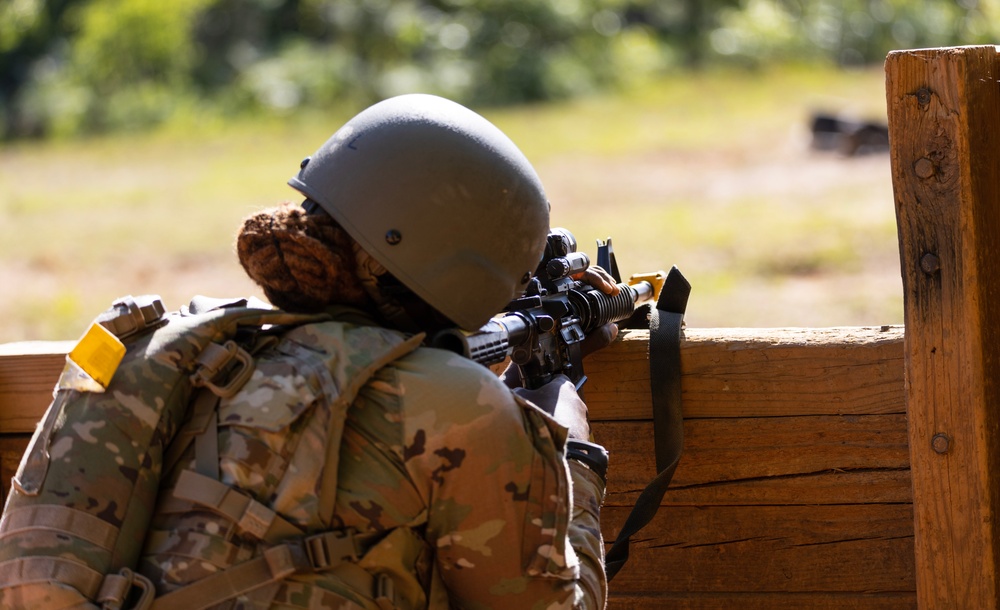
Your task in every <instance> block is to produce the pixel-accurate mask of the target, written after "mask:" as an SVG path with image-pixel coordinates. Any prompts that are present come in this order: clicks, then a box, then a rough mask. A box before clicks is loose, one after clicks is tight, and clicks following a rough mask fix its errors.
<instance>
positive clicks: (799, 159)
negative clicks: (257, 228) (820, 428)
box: [0, 129, 902, 343]
mask: <svg viewBox="0 0 1000 610" xmlns="http://www.w3.org/2000/svg"><path fill="white" fill-rule="evenodd" d="M537 169H538V172H539V174H540V175H541V177H542V179H543V181H544V183H545V184H546V189H547V191H548V195H549V197H550V199H551V201H552V204H553V224H555V225H560V224H562V225H564V226H571V227H572V228H573V231H574V233H576V234H577V237H578V238H579V239H580V242H581V249H585V250H586V251H590V248H591V247H592V246H591V244H593V242H592V241H590V240H591V239H592V238H593V236H595V235H596V236H602V237H603V236H606V235H613V236H614V243H615V247H616V252H617V253H618V256H619V263H620V265H621V266H622V271H623V273H625V274H628V273H632V272H636V271H646V270H654V269H656V268H663V269H669V267H670V266H671V265H677V266H678V267H679V268H680V269H681V271H682V272H684V274H685V275H686V276H687V277H688V279H689V280H690V281H691V283H692V285H693V291H692V296H691V300H690V302H689V307H688V314H687V323H688V325H689V326H697V327H723V326H724V327H740V326H743V327H794V326H812V327H826V326H867V325H885V324H901V323H902V286H901V280H900V274H899V260H898V247H897V245H896V241H895V230H894V210H893V204H892V188H891V179H890V170H889V159H888V155H887V154H885V153H881V154H871V155H864V156H859V157H844V156H841V155H839V154H837V153H833V152H818V151H814V150H810V147H809V142H808V140H807V138H806V136H805V135H804V133H803V131H802V130H801V129H799V130H797V131H794V132H792V131H790V132H789V133H787V134H779V135H778V137H776V138H775V140H774V141H772V142H763V143H761V146H759V147H756V148H749V149H746V148H734V149H733V150H731V151H728V152H694V153H682V152H678V151H663V152H654V153H650V154H644V155H641V156H635V155H633V156H625V157H614V158H595V157H586V156H575V155H564V156H559V157H555V158H552V159H549V160H546V161H543V162H541V163H539V164H537ZM237 218H238V217H234V228H235V221H236V219H237ZM734 219H735V220H734ZM578 220H582V222H580V224H579V225H577V224H575V223H576V221H578ZM840 221H844V222H842V223H841V222H840ZM727 223H728V225H732V224H734V223H736V224H737V226H736V227H735V228H734V227H732V226H723V225H726V224H727ZM834 223H837V225H836V226H834ZM827 227H831V231H833V230H834V229H835V231H833V232H836V233H837V234H842V235H841V237H840V239H841V241H843V242H844V243H841V244H840V245H837V246H836V247H838V248H841V249H842V250H843V249H846V250H849V252H848V256H847V258H848V259H849V260H847V261H846V262H845V263H844V264H840V263H838V262H837V261H836V260H834V261H832V262H829V263H821V264H811V263H810V264H807V265H798V264H796V263H794V259H795V257H796V256H799V257H803V256H806V255H807V254H808V250H809V244H810V242H811V241H813V240H814V239H819V238H825V237H824V236H823V234H824V233H825V232H826V229H827ZM871 227H875V229H871ZM852 232H853V234H852ZM750 233H752V234H753V235H749V234H750ZM224 237H225V239H227V240H228V239H229V236H224ZM845 240H846V241H845ZM786 251H788V252H790V253H791V254H787V256H786ZM782 257H785V258H787V259H788V260H790V261H792V262H791V263H789V264H788V265H785V267H787V268H785V267H783V265H784V263H782V260H783V259H782ZM775 261H777V262H775ZM775 267H777V268H776V269H775ZM762 269H763V271H762ZM0 290H2V292H3V293H4V298H3V299H0V319H5V320H13V321H15V322H14V323H11V324H5V325H2V326H0V343H3V342H11V341H25V340H39V339H44V340H53V339H74V338H76V337H77V336H79V333H80V332H81V331H82V329H83V328H85V326H86V324H87V322H88V321H89V320H90V319H92V318H93V316H94V315H95V314H96V313H98V312H100V311H101V310H102V309H103V308H104V307H106V306H107V305H109V304H110V301H111V299H113V298H114V297H116V296H120V295H122V294H143V293H156V294H160V295H161V296H162V297H163V298H164V301H165V304H166V306H167V307H168V308H170V309H175V308H177V307H178V306H180V305H181V304H183V303H185V302H186V301H187V300H188V299H189V298H190V297H191V296H193V295H194V294H209V295H213V296H228V295H255V296H260V293H259V292H258V291H257V290H256V289H255V287H254V286H253V285H252V284H251V283H250V281H249V280H247V279H246V277H245V276H244V274H243V272H242V270H241V269H240V268H239V266H238V264H237V263H236V260H235V256H234V255H233V253H232V251H231V249H230V246H229V245H228V244H221V245H219V246H218V247H216V248H215V249H214V250H212V251H210V252H208V253H207V254H199V255H198V256H180V257H174V258H162V257H156V256H151V255H143V254H141V253H135V252H118V253H116V254H115V255H114V258H113V260H107V261H99V262H98V263H97V264H96V265H95V264H94V263H90V264H88V266H87V267H86V268H85V269H81V268H78V267H74V266H73V265H72V264H67V263H66V262H65V261H58V262H57V261H50V260H46V259H45V258H44V257H41V258H38V257H35V258H32V259H13V260H10V259H8V260H2V261H0ZM52 295H57V296H56V298H53V296H52ZM54 319H59V320H62V321H60V322H58V323H55V324H53V320H54Z"/></svg>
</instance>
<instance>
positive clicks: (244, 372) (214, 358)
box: [191, 339, 254, 398]
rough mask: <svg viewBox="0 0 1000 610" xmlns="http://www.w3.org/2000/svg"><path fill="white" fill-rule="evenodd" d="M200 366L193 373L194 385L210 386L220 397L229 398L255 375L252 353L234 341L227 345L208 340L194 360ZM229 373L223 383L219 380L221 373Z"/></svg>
mask: <svg viewBox="0 0 1000 610" xmlns="http://www.w3.org/2000/svg"><path fill="white" fill-rule="evenodd" d="M195 364H196V366H197V369H196V370H195V372H193V373H191V385H193V386H195V387H198V388H208V389H209V390H211V391H212V393H213V394H215V395H216V396H219V397H220V398H229V397H231V396H233V395H235V394H236V393H237V392H239V391H240V388H242V387H243V385H244V384H245V383H246V382H247V381H249V380H250V376H251V375H253V371H254V361H253V356H251V355H250V354H249V352H247V351H246V350H245V349H243V348H242V347H240V346H239V344H238V343H236V342H235V341H233V340H231V339H230V340H229V341H226V342H225V343H224V344H222V345H219V344H218V343H209V344H208V345H206V346H205V349H204V350H202V352H201V353H200V354H198V357H197V358H196V359H195ZM224 371H225V372H227V375H226V380H225V381H224V382H219V383H216V378H217V377H220V376H221V373H223V372H224Z"/></svg>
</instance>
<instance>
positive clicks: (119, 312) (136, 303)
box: [97, 294, 166, 339]
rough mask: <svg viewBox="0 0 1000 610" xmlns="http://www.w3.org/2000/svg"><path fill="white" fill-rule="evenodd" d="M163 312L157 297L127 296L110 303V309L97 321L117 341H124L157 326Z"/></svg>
mask: <svg viewBox="0 0 1000 610" xmlns="http://www.w3.org/2000/svg"><path fill="white" fill-rule="evenodd" d="M165 311H166V309H165V308H164V307H163V301H161V300H160V297H159V295H155V294H144V295H141V296H137V297H133V296H131V295H129V296H125V297H122V298H120V299H118V300H117V301H115V302H114V303H112V304H111V309H109V310H108V311H106V312H105V313H103V314H101V315H100V316H99V317H98V318H97V321H98V322H99V323H100V324H101V325H102V326H104V328H106V329H108V330H109V331H111V332H112V333H113V334H114V335H115V336H116V337H118V338H119V339H124V338H126V337H128V336H130V335H134V334H136V333H138V332H140V331H142V330H145V329H147V328H149V327H151V326H153V325H155V324H157V323H158V322H159V321H160V320H162V319H163V314H164V312H165Z"/></svg>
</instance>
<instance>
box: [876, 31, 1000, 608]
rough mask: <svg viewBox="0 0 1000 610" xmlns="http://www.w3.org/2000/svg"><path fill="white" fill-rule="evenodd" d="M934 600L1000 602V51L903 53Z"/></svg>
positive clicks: (913, 372) (897, 64) (904, 252)
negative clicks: (999, 509)
mask: <svg viewBox="0 0 1000 610" xmlns="http://www.w3.org/2000/svg"><path fill="white" fill-rule="evenodd" d="M885 69H886V98H887V103H888V115H889V133H890V143H891V165H892V180H893V188H894V193H895V204H896V216H897V221H898V227H899V241H900V260H901V264H902V272H903V292H904V309H905V314H904V315H905V325H906V338H905V344H906V347H905V369H906V379H907V390H906V404H907V412H908V416H909V440H910V459H911V464H912V478H913V498H914V519H915V525H914V529H915V536H916V539H915V553H916V570H917V599H918V603H919V605H920V607H921V608H935V609H937V608H977V609H996V608H998V607H1000V606H998V604H1000V601H998V598H1000V587H998V574H1000V561H998V560H1000V553H998V545H1000V531H998V524H997V518H998V517H1000V515H998V513H997V509H998V507H1000V470H998V468H1000V409H998V406H1000V391H998V389H1000V257H998V254H1000V251H998V246H1000V162H998V158H1000V86H998V78H1000V61H998V55H997V49H996V47H993V46H983V47H961V48H951V49H926V50H917V51H899V52H893V53H890V54H889V56H888V58H887V60H886V65H885Z"/></svg>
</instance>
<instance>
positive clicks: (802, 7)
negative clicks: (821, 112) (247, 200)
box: [0, 0, 1000, 138]
mask: <svg viewBox="0 0 1000 610" xmlns="http://www.w3.org/2000/svg"><path fill="white" fill-rule="evenodd" d="M998 17H1000V0H677V1H673V2H662V1H660V0H171V1H170V2H164V1H162V0H3V1H2V2H0V117H2V125H0V137H5V138H12V137H19V136H39V135H47V134H48V135H76V134H81V133H88V132H102V131H114V130H131V129H136V128H144V127H147V126H150V125H155V124H160V123H163V122H168V121H171V120H176V119H177V118H178V117H191V116H199V115H204V116H219V115H232V114H234V113H242V114H250V115H256V116H260V115H262V114H268V113H271V114H278V115H281V114H284V113H287V112H290V111H301V110H302V109H304V108H313V109H323V108H331V107H338V106H339V107H344V106H351V107H356V106H359V105H365V104H368V103H371V102H373V101H376V100H378V99H382V98H385V97H387V96H391V95H395V94H399V93H403V92H412V91H422V92H428V93H437V94H440V95H445V96H447V97H450V98H453V99H455V100H457V101H460V102H464V103H467V104H472V105H478V106H482V105H486V106H498V105H503V104H516V103H523V102H535V101H543V100H558V99H568V98H573V97H576V96H580V95H582V94H590V93H594V92H596V91H601V90H606V89H608V88H612V87H618V86H622V85H634V84H635V83H636V82H640V81H642V80H643V79H646V78H648V77H649V76H651V75H655V74H658V73H662V72H664V71H666V70H668V69H674V68H676V67H678V66H688V67H695V68H700V67H704V66H707V65H709V64H711V63H714V62H735V63H736V64H738V65H750V66H758V65H762V64H764V63H767V62H775V61H777V62H784V61H788V60H794V61H820V62H829V63H835V64H839V65H859V64H870V63H879V62H881V61H882V60H883V59H884V57H885V54H886V53H887V52H888V51H889V50H891V49H895V48H914V47H925V46H944V45H954V44H978V43H988V42H990V41H991V39H993V38H995V37H996V36H997V35H998V34H1000V31H998V29H1000V26H997V25H996V24H997V23H1000V21H998Z"/></svg>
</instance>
